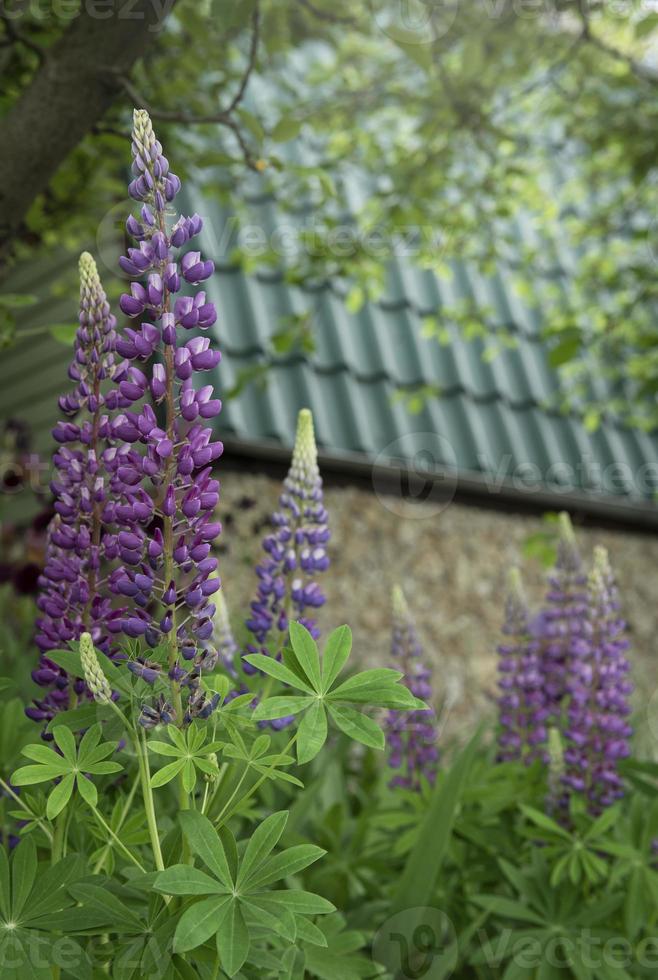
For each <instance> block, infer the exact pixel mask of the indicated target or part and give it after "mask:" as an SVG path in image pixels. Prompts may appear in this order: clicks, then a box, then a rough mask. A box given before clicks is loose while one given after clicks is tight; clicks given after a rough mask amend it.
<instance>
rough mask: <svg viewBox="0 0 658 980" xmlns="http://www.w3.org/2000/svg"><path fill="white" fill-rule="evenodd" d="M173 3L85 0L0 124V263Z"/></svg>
mask: <svg viewBox="0 0 658 980" xmlns="http://www.w3.org/2000/svg"><path fill="white" fill-rule="evenodd" d="M172 7H173V0H111V2H110V3H109V4H108V2H107V0H84V2H83V3H81V5H80V12H79V13H78V14H77V15H76V16H75V18H74V19H73V20H72V21H71V23H70V25H69V26H68V27H67V28H66V29H65V30H64V32H63V34H62V36H61V37H60V38H59V40H58V41H57V42H56V43H55V44H54V45H53V46H52V47H51V48H50V49H48V50H47V51H46V57H45V60H44V62H43V64H42V65H41V67H40V68H39V69H38V71H37V73H36V74H35V76H34V78H33V80H32V81H31V83H30V84H29V85H28V87H27V88H26V89H25V91H24V92H23V93H22V94H21V96H20V97H19V99H18V100H17V102H16V103H15V105H14V106H12V108H11V110H10V112H9V114H8V115H7V116H6V118H5V119H4V120H2V121H0V147H2V151H1V152H0V258H1V257H2V256H3V255H6V254H7V252H8V250H9V248H10V245H11V241H12V239H13V237H14V236H15V235H16V233H17V232H18V230H19V229H20V227H21V223H22V222H23V220H24V218H25V215H26V214H27V212H28V210H29V208H30V206H31V204H32V202H33V201H34V199H35V197H36V196H37V195H38V194H40V193H41V192H42V191H44V190H45V189H46V187H47V186H48V184H49V183H50V181H51V179H52V177H53V176H54V174H55V172H56V171H57V169H58V168H59V166H60V165H61V164H62V163H63V161H64V160H65V159H66V157H67V156H68V154H69V153H70V152H71V151H72V150H73V149H75V147H76V146H77V145H78V143H79V142H80V140H82V138H83V137H84V136H85V135H86V133H88V132H89V130H90V129H91V128H92V127H93V126H94V124H95V123H97V122H98V120H99V119H101V118H102V116H103V115H104V113H105V112H106V110H107V109H108V108H109V107H110V105H111V104H112V102H113V101H114V100H115V98H116V97H117V95H118V93H119V92H120V91H121V87H122V83H121V76H126V75H127V74H128V72H129V71H130V70H131V68H132V66H133V64H134V62H135V61H136V60H137V59H138V58H139V57H140V56H141V55H142V54H143V52H144V51H145V50H146V48H147V47H148V45H149V44H150V43H151V42H152V41H153V40H154V39H155V38H156V37H157V35H158V32H159V31H160V29H161V27H162V25H163V23H164V20H165V18H166V16H167V15H168V14H169V13H170V12H171V9H172Z"/></svg>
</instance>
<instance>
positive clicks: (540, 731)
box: [498, 568, 549, 764]
mask: <svg viewBox="0 0 658 980" xmlns="http://www.w3.org/2000/svg"><path fill="white" fill-rule="evenodd" d="M503 633H504V634H505V641H504V642H503V643H501V644H500V645H499V646H498V655H499V659H498V673H499V682H498V683H499V687H500V696H499V698H498V707H499V721H500V734H499V737H498V745H499V751H498V759H499V760H500V761H501V762H505V761H512V760H520V761H523V762H525V763H526V764H529V763H531V762H533V761H534V760H535V759H536V758H541V757H542V755H543V752H542V749H541V746H542V745H543V743H544V742H545V741H546V737H547V731H546V718H547V717H548V713H549V712H548V710H547V707H546V698H545V694H544V689H543V683H544V679H543V676H542V673H541V662H540V643H539V641H538V640H537V639H536V638H535V637H534V636H533V635H532V633H531V629H530V616H529V612H528V605H527V602H526V598H525V595H524V592H523V585H522V583H521V575H520V573H519V570H518V569H517V568H513V569H512V570H511V572H510V575H509V583H508V591H507V599H506V604H505V623H504V625H503Z"/></svg>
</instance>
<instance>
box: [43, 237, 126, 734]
mask: <svg viewBox="0 0 658 980" xmlns="http://www.w3.org/2000/svg"><path fill="white" fill-rule="evenodd" d="M115 326H116V320H115V318H114V316H112V314H111V312H110V307H109V304H108V302H107V298H106V296H105V293H104V291H103V287H102V285H101V282H100V279H99V277H98V272H97V269H96V264H95V262H94V260H93V258H92V257H91V255H89V253H88V252H83V254H82V255H81V256H80V313H79V326H78V330H77V332H76V336H75V342H74V358H73V361H72V363H71V365H70V367H69V378H70V379H71V380H72V381H73V382H75V388H74V389H73V391H72V392H70V393H69V394H67V395H63V396H62V397H61V398H60V399H59V407H60V410H61V411H62V413H63V414H64V415H65V416H66V420H63V421H60V422H58V423H57V425H56V426H55V428H54V429H53V436H54V438H55V440H56V441H57V443H58V444H59V448H58V449H57V451H56V453H55V456H54V464H55V475H54V478H53V480H52V483H51V489H52V491H53V494H54V497H55V516H54V518H53V520H52V521H51V524H50V527H49V529H48V544H47V552H46V563H45V567H44V571H43V574H42V575H41V577H40V579H39V586H40V590H41V591H40V595H39V599H38V602H37V605H38V607H39V610H40V615H39V617H38V619H37V634H36V643H37V645H38V647H39V649H40V650H41V654H42V655H41V660H40V663H39V666H38V667H37V669H36V670H35V671H34V672H33V674H32V676H33V678H34V680H35V681H36V682H37V684H40V685H41V686H43V687H47V688H48V689H49V691H48V694H46V696H45V697H44V698H43V699H42V700H37V701H35V702H34V704H33V705H32V706H30V707H29V708H27V714H28V715H29V717H31V718H34V719H35V720H37V721H47V720H50V719H51V718H52V717H53V716H54V714H55V713H56V712H57V711H58V710H60V709H62V708H66V707H68V706H69V703H70V698H71V695H72V696H73V697H74V698H75V699H77V698H78V697H80V696H84V695H85V685H84V682H83V680H82V679H75V678H72V679H69V678H68V677H67V675H66V673H65V672H64V671H62V670H60V668H59V667H58V666H57V665H56V664H55V663H54V662H53V661H51V660H49V659H48V651H49V650H55V649H57V648H62V647H67V646H68V644H69V641H71V640H77V639H79V638H80V636H81V634H82V633H83V632H85V631H86V632H88V633H89V634H90V635H91V636H92V638H93V642H94V643H95V644H96V646H97V647H99V648H100V649H101V650H102V651H103V652H104V653H107V654H109V653H110V652H111V644H110V633H111V631H112V629H113V625H114V623H115V621H116V619H117V617H119V616H120V612H118V611H117V610H113V609H112V606H111V603H110V602H109V601H108V599H107V598H103V596H102V595H101V594H99V586H100V578H101V575H102V574H104V568H105V565H106V563H107V562H108V561H111V560H112V559H113V558H114V557H115V555H116V539H115V537H113V536H112V535H109V534H105V530H104V529H105V527H106V526H107V525H108V524H110V523H111V522H112V521H113V519H114V502H113V499H112V494H111V493H110V492H109V491H108V482H109V479H110V477H109V473H108V471H109V465H108V461H109V459H110V458H111V457H112V455H113V453H114V452H115V449H114V447H113V440H112V435H111V429H110V421H109V416H108V411H112V410H114V409H116V408H119V407H121V406H122V405H123V404H124V402H125V399H124V397H123V395H122V394H121V392H120V390H119V389H117V388H115V387H112V388H110V390H109V391H108V390H106V388H107V384H106V382H108V381H109V380H110V379H112V380H113V381H115V382H120V381H121V378H122V377H123V375H124V372H125V366H124V365H123V364H121V363H117V362H116V359H115V353H114V352H115V345H116V332H115Z"/></svg>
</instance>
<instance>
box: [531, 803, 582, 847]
mask: <svg viewBox="0 0 658 980" xmlns="http://www.w3.org/2000/svg"><path fill="white" fill-rule="evenodd" d="M520 809H521V812H522V813H523V814H524V815H525V816H526V817H527V818H528V819H529V820H531V821H532V822H533V823H534V824H535V825H536V826H537V827H541V828H542V829H543V830H549V831H550V832H551V834H554V835H555V836H556V837H561V838H562V840H568V841H570V840H571V834H570V833H569V832H568V831H566V830H565V829H564V827H561V826H560V825H559V823H556V822H555V820H553V819H551V817H549V816H548V814H546V813H542V812H541V810H535V808H534V807H532V806H525V805H523V804H522V805H521V807H520Z"/></svg>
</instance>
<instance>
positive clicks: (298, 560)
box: [245, 408, 330, 671]
mask: <svg viewBox="0 0 658 980" xmlns="http://www.w3.org/2000/svg"><path fill="white" fill-rule="evenodd" d="M327 521H328V517H327V511H326V509H325V506H324V503H323V494H322V478H321V476H320V471H319V469H318V452H317V446H316V444H315V434H314V431H313V416H312V415H311V412H310V411H309V410H308V409H307V408H304V409H302V410H301V411H300V413H299V418H298V422H297V434H296V438H295V446H294V449H293V454H292V462H291V466H290V470H289V471H288V475H287V476H286V479H285V481H284V484H283V492H282V494H281V496H280V498H279V510H278V511H277V512H276V513H274V514H273V515H272V517H271V521H270V523H271V525H272V530H271V531H270V533H268V534H267V535H266V537H265V538H264V540H263V551H264V552H265V555H264V557H263V558H262V560H261V561H260V563H259V564H258V566H257V567H256V574H257V576H258V579H259V585H258V595H257V597H256V599H254V601H253V602H252V603H251V615H250V617H249V618H248V619H247V621H246V625H247V629H248V630H249V631H250V633H251V634H252V636H253V638H254V642H253V643H250V644H249V645H248V647H247V649H248V652H249V653H265V654H267V653H268V649H267V647H268V645H269V646H271V647H273V648H274V650H275V652H277V653H278V651H279V650H280V649H281V648H282V647H283V645H284V644H285V641H286V639H287V636H288V624H289V622H290V621H291V620H297V621H298V622H300V623H302V624H303V625H304V626H306V628H307V629H308V630H309V631H310V632H311V634H312V635H313V636H314V637H315V638H317V637H318V636H319V630H318V628H317V625H316V621H315V619H314V618H313V617H312V616H309V615H308V610H313V609H318V608H319V607H320V606H322V605H323V604H324V602H325V596H324V593H323V592H322V590H321V589H320V586H319V585H318V583H317V581H316V576H317V575H318V573H320V572H324V571H325V570H326V569H327V568H328V567H329V558H328V555H327V551H326V548H325V546H326V544H327V541H328V540H329V536H330V535H329V528H328V525H327ZM245 669H246V670H247V671H249V670H252V671H253V668H249V667H248V665H246V667H245Z"/></svg>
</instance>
